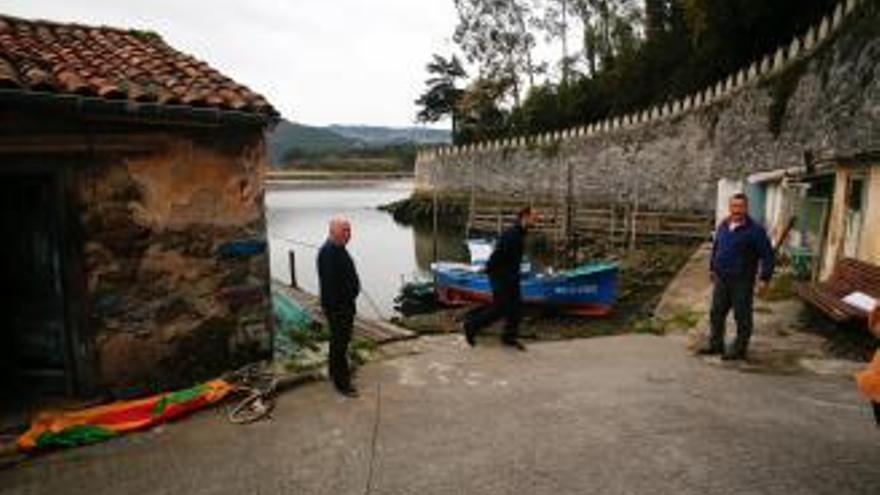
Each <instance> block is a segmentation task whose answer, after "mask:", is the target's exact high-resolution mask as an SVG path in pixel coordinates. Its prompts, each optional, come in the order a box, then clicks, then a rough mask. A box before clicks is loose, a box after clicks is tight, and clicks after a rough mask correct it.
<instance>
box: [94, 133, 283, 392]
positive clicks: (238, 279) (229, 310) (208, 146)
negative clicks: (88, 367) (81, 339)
mask: <svg viewBox="0 0 880 495" xmlns="http://www.w3.org/2000/svg"><path fill="white" fill-rule="evenodd" d="M221 140H222V139H221V138H220V136H217V138H216V141H218V142H219V141H221ZM163 142H164V145H162V146H160V147H158V148H157V149H156V150H155V151H154V152H150V153H142V154H139V155H135V156H112V157H111V156H105V157H100V159H99V160H98V163H95V164H91V163H90V164H89V165H88V166H86V167H84V168H82V169H81V170H80V172H79V176H78V180H77V184H78V187H77V189H78V202H79V206H80V211H81V214H80V216H81V220H82V225H83V230H84V232H83V237H84V251H85V265H86V266H85V271H86V275H87V294H88V296H87V299H88V301H87V308H88V314H89V319H90V325H91V326H92V331H93V332H94V335H95V336H96V342H95V344H96V349H97V354H98V367H99V373H98V374H99V377H100V379H101V381H102V383H103V384H104V385H105V386H111V387H117V386H132V385H138V386H142V385H149V386H156V387H169V386H179V385H184V384H186V383H189V382H191V381H192V380H197V379H203V378H206V377H209V376H212V375H213V374H216V373H219V372H221V371H223V370H226V369H229V368H231V367H233V366H235V365H236V364H239V363H243V362H246V361H248V360H251V359H254V358H256V357H259V356H261V355H266V353H267V352H268V351H269V345H270V321H269V318H270V315H271V311H270V307H269V273H268V267H269V263H268V258H267V253H266V250H265V222H264V217H263V211H262V191H261V176H262V174H263V173H264V158H265V157H264V155H263V153H264V147H263V142H262V137H261V136H260V135H259V133H255V135H254V136H253V137H252V138H251V139H247V140H245V141H243V142H241V143H238V144H229V143H226V144H223V145H222V146H221V145H215V144H212V141H207V140H197V139H189V138H185V137H179V136H178V137H167V139H165V140H164V141H163Z"/></svg>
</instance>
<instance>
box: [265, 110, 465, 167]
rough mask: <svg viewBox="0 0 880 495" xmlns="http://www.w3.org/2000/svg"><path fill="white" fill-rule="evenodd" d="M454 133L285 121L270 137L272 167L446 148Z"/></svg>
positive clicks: (421, 129) (435, 130) (412, 128)
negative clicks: (362, 153) (397, 149)
mask: <svg viewBox="0 0 880 495" xmlns="http://www.w3.org/2000/svg"><path fill="white" fill-rule="evenodd" d="M450 136H451V135H450V132H449V131H446V130H440V129H423V128H417V127H402V128H394V127H373V126H343V125H331V126H327V127H316V126H309V125H303V124H298V123H295V122H290V121H288V120H282V121H281V122H280V123H279V124H278V125H277V126H276V127H275V130H274V131H273V132H272V133H270V134H269V136H268V143H267V144H268V148H269V163H270V164H272V165H280V164H282V163H283V162H284V157H285V156H290V155H291V154H296V155H300V156H303V155H310V156H315V155H325V154H334V153H344V152H350V151H352V150H369V149H377V148H385V147H388V146H401V145H411V144H415V145H421V144H445V143H449V142H450V141H451V137H450Z"/></svg>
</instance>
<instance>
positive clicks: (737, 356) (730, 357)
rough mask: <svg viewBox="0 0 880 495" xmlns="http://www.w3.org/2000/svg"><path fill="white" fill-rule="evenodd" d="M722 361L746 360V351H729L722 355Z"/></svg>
mask: <svg viewBox="0 0 880 495" xmlns="http://www.w3.org/2000/svg"><path fill="white" fill-rule="evenodd" d="M721 360H722V361H745V360H746V351H728V352H725V353H724V355H722V356H721Z"/></svg>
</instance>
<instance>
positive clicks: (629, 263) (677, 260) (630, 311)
mask: <svg viewBox="0 0 880 495" xmlns="http://www.w3.org/2000/svg"><path fill="white" fill-rule="evenodd" d="M696 247H697V246H696V245H693V244H690V245H674V244H671V245H669V244H652V245H646V246H643V247H640V248H637V249H626V248H622V247H615V246H609V245H607V244H599V243H595V244H588V245H586V246H582V247H581V248H580V251H579V258H582V259H595V260H598V259H602V260H614V261H617V262H618V263H620V276H619V280H618V282H619V286H618V302H617V304H616V306H615V310H614V312H613V313H612V314H611V315H609V316H607V317H602V318H583V317H571V316H565V315H559V314H554V313H552V312H549V311H547V310H543V309H540V308H533V307H527V308H526V310H525V313H524V317H523V324H522V335H523V336H524V337H527V338H530V339H534V340H541V341H545V340H547V341H552V340H562V339H571V338H586V337H597V336H608V335H617V334H625V333H648V334H662V333H664V332H665V328H664V327H663V326H662V325H658V324H657V322H656V321H655V320H653V319H652V316H653V311H654V308H655V307H656V306H657V303H658V301H659V300H660V297H661V295H662V294H663V292H664V290H665V289H666V287H667V285H668V284H669V282H670V281H671V280H672V279H673V277H675V275H676V274H677V273H678V271H679V270H680V269H681V267H682V266H684V264H685V263H686V262H687V261H688V259H689V258H690V257H691V255H692V253H693V252H694V250H695V249H696ZM471 309H473V308H472V307H465V308H443V309H440V310H438V311H435V312H431V313H424V314H418V315H411V316H404V317H400V318H398V319H397V320H395V322H396V323H397V324H398V325H401V326H403V327H405V328H408V329H410V330H413V331H415V332H418V333H420V334H444V333H456V332H460V331H461V321H462V319H463V318H464V316H465V314H466V313H467V312H468V311H470V310H471ZM670 320H675V321H674V322H676V323H678V320H681V322H680V323H682V324H684V325H687V324H690V325H693V324H696V322H697V320H698V317H697V316H695V315H692V314H690V313H688V312H687V311H681V312H680V313H677V314H675V315H673V316H672V317H671V318H670ZM499 331H500V327H498V326H497V325H496V326H495V327H493V328H492V329H489V330H488V331H487V334H490V335H494V334H498V332H499Z"/></svg>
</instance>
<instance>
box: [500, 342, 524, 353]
mask: <svg viewBox="0 0 880 495" xmlns="http://www.w3.org/2000/svg"><path fill="white" fill-rule="evenodd" d="M501 343H502V344H504V345H506V346H508V347H513V348H514V349H516V350H518V351H522V352H525V351H526V346H525V345H524V344H523V343H522V342H520V341H519V340H517V339H501Z"/></svg>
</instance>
